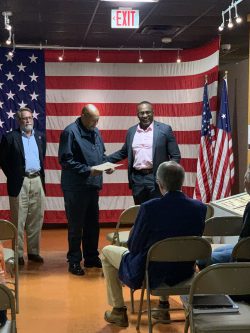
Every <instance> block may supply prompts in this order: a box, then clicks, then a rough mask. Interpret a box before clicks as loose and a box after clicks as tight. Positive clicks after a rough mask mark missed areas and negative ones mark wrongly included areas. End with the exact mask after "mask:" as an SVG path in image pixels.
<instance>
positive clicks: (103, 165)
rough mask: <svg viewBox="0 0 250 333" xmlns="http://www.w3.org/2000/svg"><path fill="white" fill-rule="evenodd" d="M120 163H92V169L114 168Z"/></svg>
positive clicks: (104, 169)
mask: <svg viewBox="0 0 250 333" xmlns="http://www.w3.org/2000/svg"><path fill="white" fill-rule="evenodd" d="M121 165H122V164H114V163H110V162H106V163H102V164H99V165H94V166H92V169H94V170H97V171H106V170H109V169H115V168H117V167H119V166H121Z"/></svg>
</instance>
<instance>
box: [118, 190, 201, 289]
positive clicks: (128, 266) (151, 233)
mask: <svg viewBox="0 0 250 333" xmlns="http://www.w3.org/2000/svg"><path fill="white" fill-rule="evenodd" d="M206 211H207V208H206V205H204V204H203V203H202V202H200V201H198V200H194V199H191V198H189V197H187V196H186V195H185V194H184V193H182V192H179V191H176V192H168V193H166V194H165V195H164V196H163V197H162V198H157V199H152V200H149V201H147V202H145V203H143V204H142V205H141V207H140V210H139V213H138V216H137V219H136V221H135V224H134V228H133V231H132V233H131V235H130V237H129V240H128V249H129V251H130V252H129V253H127V254H126V255H124V256H123V258H122V261H121V265H120V268H119V277H120V279H121V281H122V282H123V283H125V284H126V285H128V286H129V287H130V288H133V289H138V288H141V285H142V281H143V279H144V273H145V265H146V258H147V252H148V250H149V248H150V247H151V246H152V245H153V244H155V243H156V242H158V241H160V240H162V239H165V238H168V237H178V236H201V235H202V233H203V230H204V224H205V217H206ZM150 271H153V273H154V274H153V275H152V276H153V279H152V280H151V281H150V283H151V286H152V287H156V286H157V285H159V284H160V283H162V282H165V283H167V284H169V285H174V284H176V283H178V282H181V281H183V280H185V279H187V278H189V277H190V276H191V275H192V274H193V273H194V262H185V263H153V264H152V266H151V268H150Z"/></svg>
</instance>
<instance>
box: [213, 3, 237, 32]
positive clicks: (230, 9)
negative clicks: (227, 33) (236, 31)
mask: <svg viewBox="0 0 250 333" xmlns="http://www.w3.org/2000/svg"><path fill="white" fill-rule="evenodd" d="M242 1H243V0H236V1H234V0H232V2H231V5H229V7H228V8H227V9H226V10H223V11H222V13H221V16H222V23H221V25H220V26H219V27H218V30H219V31H223V30H224V27H225V15H226V14H227V13H228V24H227V27H228V28H229V29H232V28H233V26H234V23H233V20H232V10H234V11H235V17H234V19H235V22H236V23H237V24H240V23H241V22H242V18H241V17H240V16H239V15H238V12H237V5H238V4H239V3H241V2H242Z"/></svg>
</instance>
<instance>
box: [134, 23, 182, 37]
mask: <svg viewBox="0 0 250 333" xmlns="http://www.w3.org/2000/svg"><path fill="white" fill-rule="evenodd" d="M179 29H180V27H176V26H175V27H174V26H171V25H160V24H159V25H145V26H143V27H141V28H140V29H139V31H138V32H139V33H141V34H143V35H156V34H158V35H164V36H172V35H174V34H175V33H176V32H177V31H178V30H179Z"/></svg>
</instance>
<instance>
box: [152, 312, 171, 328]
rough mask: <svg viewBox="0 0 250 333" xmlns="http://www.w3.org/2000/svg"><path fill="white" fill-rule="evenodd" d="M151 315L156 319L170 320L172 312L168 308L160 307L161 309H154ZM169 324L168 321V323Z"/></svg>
mask: <svg viewBox="0 0 250 333" xmlns="http://www.w3.org/2000/svg"><path fill="white" fill-rule="evenodd" d="M151 316H152V318H154V319H156V320H162V321H170V320H171V319H170V314H169V311H168V310H165V309H164V310H163V309H160V308H159V310H158V309H157V310H152V311H151ZM166 324H167V323H166Z"/></svg>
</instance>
